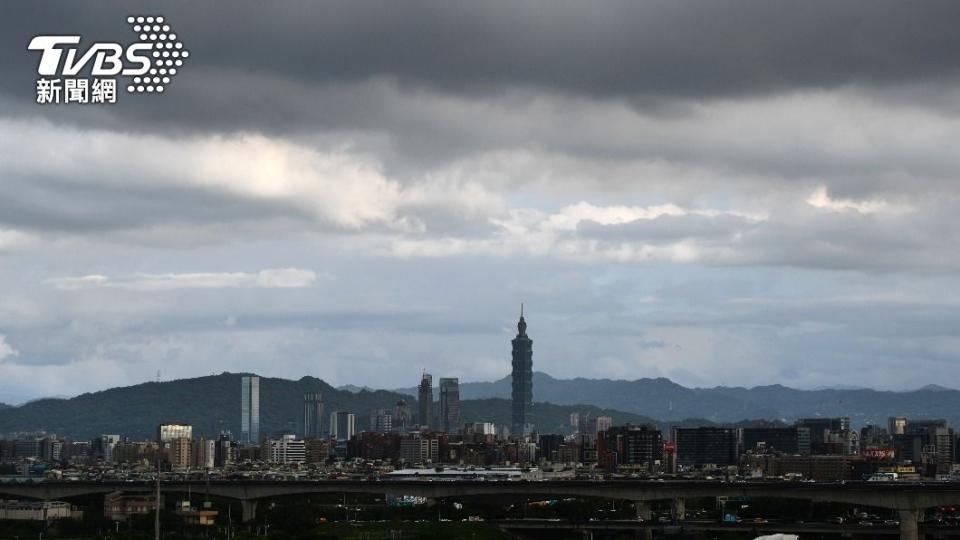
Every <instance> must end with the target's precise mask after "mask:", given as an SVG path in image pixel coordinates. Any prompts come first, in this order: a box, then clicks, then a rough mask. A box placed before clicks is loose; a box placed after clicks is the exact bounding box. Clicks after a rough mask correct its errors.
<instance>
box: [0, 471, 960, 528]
mask: <svg viewBox="0 0 960 540" xmlns="http://www.w3.org/2000/svg"><path fill="white" fill-rule="evenodd" d="M154 488H155V486H154V484H153V483H151V482H146V481H145V482H35V483H22V484H20V483H0V496H2V495H6V496H13V497H17V498H34V499H43V500H61V499H67V498H70V497H78V496H81V495H89V494H98V493H102V494H107V493H111V492H115V491H117V490H123V491H126V492H130V493H135V492H140V493H146V494H148V493H151V492H152V490H153V489H154ZM162 489H163V491H164V492H166V493H171V492H176V493H183V492H186V491H193V492H195V493H199V492H204V493H209V495H210V496H212V497H226V498H232V499H238V500H240V501H241V506H242V508H243V512H244V513H243V519H244V521H247V520H250V519H252V518H253V517H254V513H255V512H256V508H257V503H258V501H259V500H260V499H265V498H270V497H281V496H287V495H308V494H312V493H346V494H353V493H367V494H379V495H383V494H394V495H412V496H417V497H427V498H431V499H439V498H446V499H451V498H454V499H455V498H468V497H474V496H505V495H513V496H523V497H544V498H557V497H596V498H606V499H620V500H626V501H640V502H643V501H654V500H670V501H674V500H677V499H690V498H699V497H710V498H712V497H752V498H776V499H803V500H808V501H815V502H839V503H846V504H853V505H858V506H872V507H877V508H887V509H892V510H897V511H898V512H899V515H900V525H899V527H900V535H901V538H904V539H906V540H915V539H916V538H917V534H918V522H917V520H918V518H919V515H920V514H921V512H922V511H923V510H924V509H926V508H933V507H940V506H960V483H953V482H931V483H911V482H884V483H878V482H845V483H836V482H834V483H805V482H711V481H649V480H616V481H606V482H597V481H581V480H556V481H543V482H494V481H449V482H432V481H423V482H421V481H416V480H397V481H391V480H388V479H383V480H380V481H377V482H365V481H356V480H326V481H319V482H318V481H288V482H284V481H263V480H259V481H258V480H253V481H212V482H210V483H209V484H207V483H206V482H203V481H194V482H167V483H164V484H163V488H162Z"/></svg>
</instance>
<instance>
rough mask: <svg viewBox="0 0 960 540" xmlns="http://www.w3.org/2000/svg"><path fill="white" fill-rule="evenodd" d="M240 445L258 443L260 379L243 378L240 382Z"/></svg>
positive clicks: (253, 377) (254, 377)
mask: <svg viewBox="0 0 960 540" xmlns="http://www.w3.org/2000/svg"><path fill="white" fill-rule="evenodd" d="M240 383H241V386H240V443H241V444H258V443H259V442H260V377H256V376H244V377H243V379H241V381H240Z"/></svg>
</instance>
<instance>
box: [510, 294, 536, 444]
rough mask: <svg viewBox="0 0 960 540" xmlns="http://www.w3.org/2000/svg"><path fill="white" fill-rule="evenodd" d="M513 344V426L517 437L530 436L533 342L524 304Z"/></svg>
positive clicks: (512, 429)
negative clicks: (524, 313)
mask: <svg viewBox="0 0 960 540" xmlns="http://www.w3.org/2000/svg"><path fill="white" fill-rule="evenodd" d="M511 343H512V344H513V373H512V379H513V394H512V398H513V426H512V428H511V433H512V435H514V436H515V437H523V436H526V435H529V434H530V432H531V431H533V425H532V424H531V409H532V407H533V340H532V339H530V338H529V337H527V321H525V320H523V304H520V322H518V323H517V337H515V338H513V341H511Z"/></svg>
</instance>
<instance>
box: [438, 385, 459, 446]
mask: <svg viewBox="0 0 960 540" xmlns="http://www.w3.org/2000/svg"><path fill="white" fill-rule="evenodd" d="M440 428H441V429H443V431H444V432H446V433H456V432H457V430H458V429H459V428H460V381H459V380H458V379H457V378H456V377H441V378H440Z"/></svg>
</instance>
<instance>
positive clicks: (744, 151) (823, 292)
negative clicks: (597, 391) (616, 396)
mask: <svg viewBox="0 0 960 540" xmlns="http://www.w3.org/2000/svg"><path fill="white" fill-rule="evenodd" d="M138 14H143V15H150V14H153V15H162V16H164V17H165V18H166V22H167V23H168V24H170V25H171V26H172V27H173V28H174V29H175V30H176V31H177V32H178V34H179V36H180V39H181V40H182V42H183V43H184V44H185V46H186V48H187V49H189V52H190V54H191V56H190V58H189V60H188V61H187V63H186V65H184V66H183V67H182V68H181V72H180V73H179V74H177V76H176V77H175V78H174V80H173V81H172V83H171V84H170V85H168V87H167V88H166V91H165V92H164V93H163V94H162V95H137V96H135V95H130V94H127V93H125V92H121V95H120V96H119V103H118V104H116V105H113V106H94V105H88V106H78V105H71V106H59V107H58V106H49V105H47V106H43V105H37V104H36V103H35V100H36V92H35V88H34V87H35V84H36V79H37V77H38V75H37V64H38V61H39V55H38V53H36V52H31V51H28V50H27V48H26V47H27V43H28V42H29V41H30V38H31V37H32V36H34V35H38V34H64V33H66V34H79V35H82V36H83V43H84V44H87V43H89V42H92V41H117V42H121V43H129V42H131V41H133V40H135V39H136V36H135V35H134V34H133V33H132V31H131V29H130V27H129V25H127V23H126V17H127V16H128V15H138ZM958 23H960V3H957V2H953V1H944V2H923V3H914V2H902V1H900V0H896V1H893V0H890V1H883V0H880V1H873V2H869V3H866V2H845V1H837V0H830V1H822V2H818V1H813V2H790V3H784V2H776V3H772V2H768V1H766V0H755V1H729V2H689V1H685V0H664V1H654V2H640V1H623V2H617V1H611V2H582V1H563V0H561V1H557V0H513V1H500V0H487V1H483V2H449V1H408V2H379V1H377V2H366V1H356V0H351V1H346V2H341V3H323V2H283V3H272V2H260V1H255V2H253V1H251V2H194V1H189V2H167V3H163V4H162V7H157V5H153V6H151V5H148V4H137V3H128V2H124V3H120V2H102V1H96V2H93V1H87V2H57V3H52V2H35V1H20V2H7V3H5V4H4V5H3V7H2V10H0V62H2V66H3V75H2V76H0V401H5V402H13V403H17V402H22V401H24V400H28V399H32V398H37V397H42V396H50V395H75V394H78V393H81V392H86V391H93V390H98V389H104V388H108V387H112V386H117V385H127V384H134V383H138V382H143V381H146V380H152V379H154V378H155V377H156V373H157V371H158V370H160V372H161V377H162V378H163V379H172V378H181V377H192V376H198V375H207V374H210V373H219V372H222V371H234V372H235V371H252V372H256V373H259V374H261V375H265V376H280V377H289V378H299V377H301V376H303V375H313V376H316V377H320V378H323V379H324V380H326V381H328V382H331V383H332V384H335V385H340V384H348V383H352V384H357V385H369V386H375V387H387V388H393V387H403V386H413V385H414V384H416V382H417V381H418V379H419V373H420V370H421V369H422V368H426V369H427V370H428V371H430V372H431V373H433V374H434V376H436V377H438V376H456V377H460V380H461V381H476V380H492V379H495V378H500V377H502V376H504V375H506V374H507V373H509V370H510V344H509V340H510V338H512V337H513V335H514V334H515V332H516V328H515V324H516V319H517V315H518V311H519V304H520V302H525V303H526V315H527V320H528V323H529V333H530V335H531V337H532V338H533V340H534V357H533V361H534V367H535V369H537V370H541V371H545V372H547V373H549V374H551V375H553V376H556V377H563V378H569V377H577V376H584V377H594V378H599V377H607V378H626V379H636V378H641V377H668V378H670V379H672V380H674V381H676V382H678V383H681V384H684V385H688V386H714V385H744V386H753V385H763V384H775V383H779V384H785V385H789V386H794V387H799V388H815V387H823V386H837V385H860V386H870V387H875V388H884V389H910V388H916V387H919V386H922V385H925V384H929V383H939V384H944V385H946V386H955V385H954V384H952V383H951V382H950V381H956V380H958V377H960V334H958V330H957V329H958V328H960V311H958V308H960V278H958V270H960V237H958V235H957V227H958V225H960V185H958V181H957V173H958V171H960V85H958V82H960V81H958V79H960V77H958V76H960V61H958V58H960V32H958V31H957V24H958ZM535 391H536V390H535Z"/></svg>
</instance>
